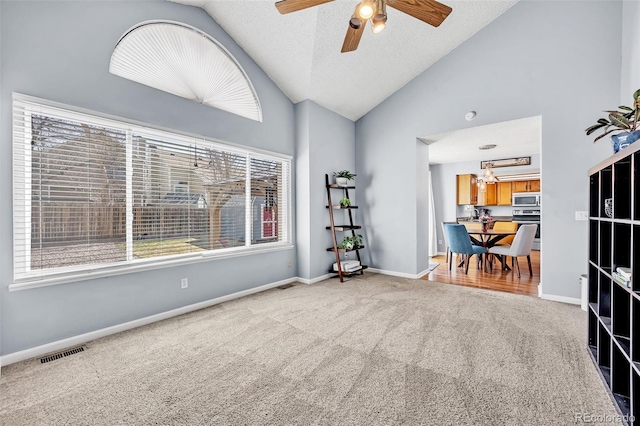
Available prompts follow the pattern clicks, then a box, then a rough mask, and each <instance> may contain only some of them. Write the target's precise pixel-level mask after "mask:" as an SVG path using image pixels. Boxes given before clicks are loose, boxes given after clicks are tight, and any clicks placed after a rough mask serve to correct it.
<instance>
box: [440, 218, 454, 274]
mask: <svg viewBox="0 0 640 426" xmlns="http://www.w3.org/2000/svg"><path fill="white" fill-rule="evenodd" d="M457 223H458V222H440V225H442V235H443V236H444V246H445V249H446V252H447V264H448V263H449V256H451V257H453V255H451V252H450V251H449V239H448V238H447V232H446V231H445V230H444V226H445V225H447V224H452V225H455V224H457ZM451 261H452V262H453V260H451Z"/></svg>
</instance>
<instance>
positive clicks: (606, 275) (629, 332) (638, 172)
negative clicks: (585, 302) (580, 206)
mask: <svg viewBox="0 0 640 426" xmlns="http://www.w3.org/2000/svg"><path fill="white" fill-rule="evenodd" d="M636 145H637V146H636ZM605 200H610V201H609V202H608V203H607V202H606V201H605ZM607 204H608V205H609V206H612V211H607V210H608V208H607ZM588 226H589V248H588V251H589V268H588V271H589V293H588V298H589V309H588V310H587V333H588V336H587V347H588V352H589V355H590V356H591V358H592V359H593V362H594V364H595V365H596V368H597V369H598V372H599V373H600V377H601V378H602V381H603V382H604V385H605V387H606V388H607V390H608V391H609V395H610V396H611V399H612V400H613V402H614V404H615V405H616V408H617V409H618V411H619V412H620V414H621V415H623V419H624V420H625V421H626V420H628V419H633V418H637V419H639V420H638V421H636V422H635V424H637V425H640V280H633V277H634V276H635V275H638V274H640V143H637V144H635V145H631V146H630V147H628V148H626V149H624V150H622V151H620V152H618V153H617V154H615V155H613V156H612V157H610V158H608V159H607V160H605V161H603V162H602V163H600V164H599V165H598V166H596V167H594V168H593V169H591V170H589V225H588ZM618 267H627V268H629V267H630V268H631V277H632V280H631V283H630V284H629V286H625V285H623V284H620V283H618V282H617V281H616V280H614V279H613V276H612V274H613V272H615V271H616V269H617V268H618ZM626 424H630V423H626ZM632 424H633V423H632Z"/></svg>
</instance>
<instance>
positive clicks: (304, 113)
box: [295, 101, 312, 278]
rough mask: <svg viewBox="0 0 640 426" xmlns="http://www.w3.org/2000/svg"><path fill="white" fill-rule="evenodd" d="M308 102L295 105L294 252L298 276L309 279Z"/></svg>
mask: <svg viewBox="0 0 640 426" xmlns="http://www.w3.org/2000/svg"><path fill="white" fill-rule="evenodd" d="M309 104H310V102H306V101H304V102H300V103H298V104H296V105H295V111H296V161H295V162H296V171H297V173H296V175H295V180H296V252H297V257H298V262H297V263H298V268H297V272H298V276H299V277H301V278H312V277H311V207H310V203H309V201H310V199H311V193H310V192H309V189H310V185H309V178H310V174H309V171H310V168H309V167H310V158H309V144H310V142H311V141H310V133H309V132H310V129H309V122H310V117H309V109H310V106H309Z"/></svg>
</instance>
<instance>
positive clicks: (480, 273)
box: [422, 251, 540, 296]
mask: <svg viewBox="0 0 640 426" xmlns="http://www.w3.org/2000/svg"><path fill="white" fill-rule="evenodd" d="M431 261H432V262H440V265H439V266H438V267H437V268H436V269H434V270H433V271H431V272H430V273H429V274H428V275H426V276H425V277H423V278H422V279H423V280H428V281H437V282H440V283H445V284H455V285H464V286H468V287H476V288H483V289H489V290H497V291H505V292H508V293H517V294H527V295H531V296H538V284H539V283H540V252H539V251H532V252H531V265H532V267H533V276H529V268H528V266H527V259H526V258H525V257H521V258H519V261H520V270H521V277H520V278H518V274H517V273H515V271H503V270H502V268H500V262H499V261H498V259H495V260H494V263H493V272H485V271H484V270H483V269H477V267H476V265H477V262H476V257H475V256H474V257H473V258H472V259H471V264H470V265H469V274H468V275H465V273H464V268H462V267H460V268H457V267H456V265H455V264H454V265H453V266H452V268H451V271H449V265H447V261H446V258H445V256H436V257H433V258H431ZM510 262H511V261H510V260H509V265H510V264H511V263H510Z"/></svg>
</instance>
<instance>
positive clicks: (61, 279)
mask: <svg viewBox="0 0 640 426" xmlns="http://www.w3.org/2000/svg"><path fill="white" fill-rule="evenodd" d="M18 107H19V108H23V109H24V111H25V117H24V118H23V119H24V124H23V126H22V127H21V128H20V130H24V133H22V134H19V131H18V128H17V127H16V126H15V124H14V125H13V126H12V127H13V138H12V139H13V141H12V148H13V149H14V150H15V148H16V147H17V139H20V141H21V142H22V143H23V145H24V146H23V149H24V150H25V151H24V152H23V153H22V155H24V165H23V166H22V167H20V168H19V167H17V164H16V163H17V162H16V161H13V167H12V179H13V182H12V201H13V203H12V214H13V219H12V226H13V239H12V244H13V258H12V267H13V282H12V284H10V285H9V290H10V291H14V290H22V289H27V288H35V287H43V286H48V285H54V284H61V283H67V282H74V281H81V280H87V279H93V278H99V277H106V276H113V275H121V274H128V273H133V272H139V271H143V270H151V269H157V268H165V267H172V266H178V265H185V264H190V263H195V262H203V261H210V260H215V259H224V258H229V257H237V256H246V255H252V254H258V253H266V252H272V251H280V250H289V249H292V248H293V247H294V245H293V241H292V235H293V233H292V225H293V224H292V215H293V212H292V210H293V203H292V165H293V164H292V159H293V157H292V156H290V155H286V154H280V153H276V152H272V151H267V150H262V149H259V148H251V147H246V146H242V145H238V144H234V143H230V142H226V141H221V140H218V139H214V138H208V137H203V136H201V135H195V134H190V133H186V132H181V131H177V130H174V129H168V128H163V127H159V126H154V125H151V124H148V123H143V122H139V121H135V120H130V119H126V118H122V117H118V116H113V115H108V114H103V113H100V112H97V111H92V110H87V109H83V108H78V107H73V106H70V105H65V104H61V103H57V102H52V101H48V100H44V99H40V98H35V97H32V96H27V95H22V94H19V93H15V92H14V93H13V104H12V109H11V110H12V115H14V116H15V114H16V108H18ZM34 113H37V114H42V115H51V116H53V117H60V118H63V119H69V120H74V121H78V122H81V123H83V122H87V121H89V122H90V123H91V124H95V125H101V126H105V127H108V128H113V129H117V130H121V131H124V132H125V133H126V152H127V155H126V156H127V166H126V174H127V175H129V174H132V168H131V167H130V166H131V164H130V157H131V156H130V153H131V147H132V138H133V135H134V134H144V135H149V136H157V137H161V138H166V139H169V140H174V141H177V142H182V143H185V144H188V143H193V141H194V140H196V141H197V143H198V144H201V143H203V144H206V145H207V146H210V147H211V148H214V149H220V150H224V151H227V152H231V153H236V154H240V155H244V156H246V158H247V175H246V179H247V190H246V194H245V196H246V197H247V201H249V200H250V199H251V193H250V162H251V160H250V159H251V158H259V159H264V160H273V161H278V162H281V163H282V164H283V167H282V181H283V186H285V188H283V192H284V197H283V198H284V199H283V200H282V201H281V202H282V210H283V212H284V213H285V214H284V216H285V220H286V224H285V226H284V227H283V228H282V233H283V236H282V240H281V241H276V242H269V243H258V244H251V238H250V237H249V238H246V243H245V245H243V246H238V247H228V248H222V249H215V250H206V251H203V252H198V253H184V254H175V255H167V256H161V257H154V258H145V259H130V258H128V257H127V259H126V260H125V261H119V262H111V263H96V264H86V265H77V266H67V267H59V268H52V269H51V270H50V271H45V270H42V269H38V270H34V271H29V270H28V269H29V268H27V267H25V268H24V270H19V267H18V266H19V265H17V263H16V259H17V258H18V256H17V252H18V249H22V250H24V249H25V248H26V247H29V250H28V251H26V252H27V254H26V255H25V256H24V257H23V258H24V259H25V262H24V265H28V264H29V258H30V256H31V249H30V247H31V242H30V239H31V237H30V234H31V226H30V223H31V214H27V213H25V214H20V215H19V214H18V212H21V211H22V212H30V211H31V184H30V182H31V179H30V175H31V171H30V166H27V164H29V165H30V164H31V145H30V143H26V142H27V141H30V140H31V136H30V132H31V129H30V128H31V119H30V115H31V114H34ZM16 155H18V154H17V153H16V152H14V153H13V155H12V158H14V159H15V158H16V157H15V156H16ZM130 184H131V179H127V186H129V185H130ZM128 189H129V188H128ZM19 191H20V192H23V195H24V200H22V199H20V200H19V199H18V197H17V196H16V194H17V193H18V192H19ZM126 204H127V205H126V209H127V213H126V215H127V220H126V223H127V225H128V224H129V223H130V221H129V219H130V218H131V219H132V218H133V212H132V208H133V206H132V205H131V203H130V202H128V201H127V203H126ZM247 204H248V205H247V206H246V207H245V208H246V209H248V210H249V212H250V214H251V215H252V214H253V212H252V211H251V204H252V203H247ZM251 222H252V220H249V221H247V223H246V226H250V224H251ZM20 227H22V231H20V232H19V231H18V229H19V228H20ZM126 232H127V238H126V244H127V253H129V252H130V250H129V249H130V247H129V244H131V243H132V238H131V236H130V234H131V232H132V229H131V227H130V226H127V231H126ZM247 235H248V236H250V235H251V234H250V233H249V234H247Z"/></svg>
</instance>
